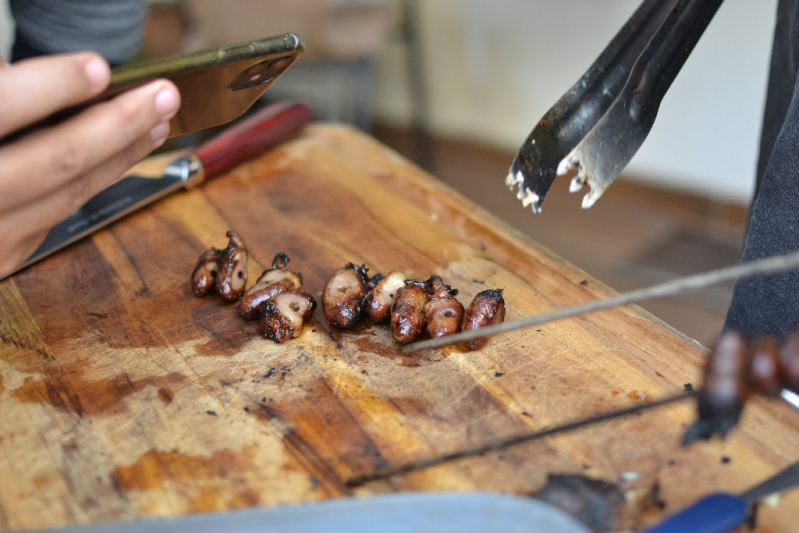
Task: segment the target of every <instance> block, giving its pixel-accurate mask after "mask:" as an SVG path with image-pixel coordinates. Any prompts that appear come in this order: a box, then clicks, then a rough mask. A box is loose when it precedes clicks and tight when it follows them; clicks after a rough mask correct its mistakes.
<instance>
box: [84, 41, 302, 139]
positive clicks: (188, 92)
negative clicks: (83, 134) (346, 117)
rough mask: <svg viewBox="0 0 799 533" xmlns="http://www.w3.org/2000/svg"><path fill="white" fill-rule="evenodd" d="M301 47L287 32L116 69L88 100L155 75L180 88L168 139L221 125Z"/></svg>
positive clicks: (252, 100) (260, 90) (282, 69)
mask: <svg viewBox="0 0 799 533" xmlns="http://www.w3.org/2000/svg"><path fill="white" fill-rule="evenodd" d="M304 49H305V47H304V44H303V41H302V38H301V37H300V36H299V35H295V34H293V33H287V34H284V35H277V36H274V37H268V38H266V39H259V40H257V41H250V42H246V43H241V44H236V45H233V46H229V47H225V48H219V49H216V50H206V51H202V52H195V53H191V54H186V55H180V56H174V57H168V58H164V59H156V60H152V61H144V62H141V63H134V64H131V65H125V66H122V67H119V68H116V69H114V70H113V71H112V73H111V83H110V85H109V86H108V88H107V89H106V90H105V91H104V92H103V93H102V94H101V95H99V96H98V97H97V98H95V99H93V100H92V101H91V102H89V104H91V103H92V102H96V101H100V100H106V99H108V98H111V97H113V96H115V95H117V94H119V93H121V92H124V91H127V90H129V89H132V88H134V87H137V86H139V85H142V84H144V83H146V82H148V81H151V80H154V79H157V78H168V79H170V80H172V81H173V82H174V83H175V85H177V87H178V90H179V91H180V98H181V105H180V110H179V111H178V113H177V114H176V115H175V117H174V118H173V119H172V120H171V122H170V132H169V136H170V137H176V136H178V135H183V134H184V133H189V132H192V131H197V130H202V129H205V128H210V127H213V126H218V125H220V124H225V123H227V122H230V121H231V120H233V119H235V118H238V117H239V116H241V115H242V114H244V112H245V111H247V109H249V107H250V106H251V105H252V104H253V103H255V101H256V100H258V98H260V97H261V95H262V94H263V93H264V91H266V90H267V89H268V88H269V86H270V85H272V83H274V81H275V80H276V79H277V78H278V77H279V76H280V75H281V74H283V73H284V72H285V71H286V69H288V68H289V67H290V66H291V65H292V63H294V61H296V59H297V58H298V57H299V56H300V55H301V54H302V52H303V50H304Z"/></svg>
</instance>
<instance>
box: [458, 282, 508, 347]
mask: <svg viewBox="0 0 799 533" xmlns="http://www.w3.org/2000/svg"><path fill="white" fill-rule="evenodd" d="M503 320H505V299H504V298H503V297H502V289H487V290H484V291H481V292H479V293H477V295H476V296H475V297H474V300H472V303H470V304H469V307H467V308H466V311H464V313H463V323H462V324H461V330H462V331H469V330H472V329H478V328H484V327H486V326H490V325H492V324H498V323H500V322H502V321H503ZM487 342H488V338H487V337H482V338H478V339H474V340H472V341H469V342H467V343H466V346H467V347H468V348H469V349H470V350H479V349H480V348H482V347H483V346H485V344H486V343H487Z"/></svg>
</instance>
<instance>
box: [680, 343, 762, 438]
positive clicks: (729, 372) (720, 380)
mask: <svg viewBox="0 0 799 533" xmlns="http://www.w3.org/2000/svg"><path fill="white" fill-rule="evenodd" d="M749 361H750V353H749V347H748V346H747V343H746V341H745V340H744V338H743V337H742V336H741V335H740V334H739V333H737V332H735V331H726V332H724V333H723V334H722V335H721V337H719V340H718V342H717V343H716V346H715V347H714V348H713V350H712V351H711V352H710V356H709V358H708V360H707V364H706V365H705V370H704V374H703V376H702V378H703V379H702V386H701V387H700V389H699V392H698V394H697V410H698V415H699V416H698V420H697V421H696V422H694V424H693V425H692V426H691V427H690V428H689V429H688V431H687V432H686V433H685V436H684V438H683V442H684V443H685V444H689V443H691V442H693V441H694V440H696V439H709V438H710V437H712V436H713V435H714V434H716V433H718V434H719V435H721V436H724V435H726V434H727V432H728V431H729V430H730V429H732V428H733V426H735V424H736V423H737V422H738V418H739V417H740V416H741V412H742V411H743V408H744V403H745V402H746V400H747V398H748V397H749V395H750V393H751V392H752V389H751V387H750V384H749V380H748V378H747V376H748V373H749V368H750V362H749Z"/></svg>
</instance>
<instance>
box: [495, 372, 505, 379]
mask: <svg viewBox="0 0 799 533" xmlns="http://www.w3.org/2000/svg"><path fill="white" fill-rule="evenodd" d="M504 375H505V372H494V377H495V378H501V377H502V376H504Z"/></svg>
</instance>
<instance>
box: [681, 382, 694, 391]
mask: <svg viewBox="0 0 799 533" xmlns="http://www.w3.org/2000/svg"><path fill="white" fill-rule="evenodd" d="M682 388H683V390H684V391H685V392H694V386H693V384H691V383H686V384H685V385H683V386H682Z"/></svg>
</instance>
